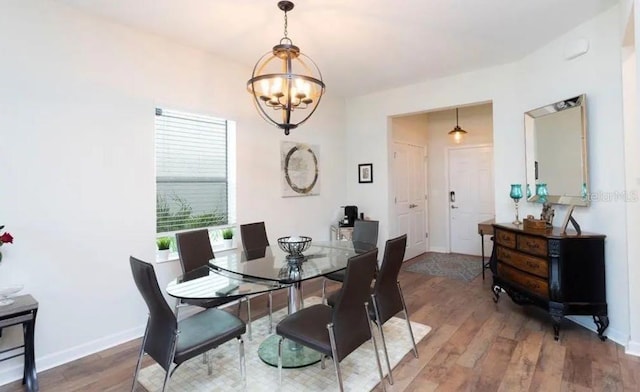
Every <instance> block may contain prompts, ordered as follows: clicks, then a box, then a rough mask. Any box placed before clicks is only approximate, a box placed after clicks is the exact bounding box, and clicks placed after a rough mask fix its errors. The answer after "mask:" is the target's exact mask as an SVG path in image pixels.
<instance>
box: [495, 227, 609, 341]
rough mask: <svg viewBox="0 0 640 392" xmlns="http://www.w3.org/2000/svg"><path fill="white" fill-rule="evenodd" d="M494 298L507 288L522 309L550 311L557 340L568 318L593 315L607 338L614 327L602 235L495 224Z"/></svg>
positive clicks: (602, 338)
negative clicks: (529, 306)
mask: <svg viewBox="0 0 640 392" xmlns="http://www.w3.org/2000/svg"><path fill="white" fill-rule="evenodd" d="M493 228H494V242H493V254H492V255H491V261H490V264H491V271H492V272H493V294H494V300H495V302H498V299H499V298H500V292H501V291H502V290H504V291H506V293H507V294H508V295H509V297H511V299H512V300H513V301H514V302H515V303H517V304H520V305H525V304H532V305H536V306H538V307H541V308H542V309H544V310H546V311H547V312H549V314H550V315H551V318H552V319H553V330H554V337H555V339H556V340H558V336H559V330H560V322H561V321H562V319H563V318H564V316H565V315H589V316H592V317H593V321H594V323H595V325H596V328H597V330H598V336H599V337H600V339H601V340H605V339H606V336H604V331H605V329H607V327H608V326H609V318H608V316H607V299H606V286H605V265H604V239H605V236H604V235H602V234H595V233H585V232H582V234H580V235H578V234H575V233H574V234H568V233H566V234H565V233H562V231H561V230H560V229H559V228H557V227H554V228H549V229H548V230H542V231H538V230H535V231H532V230H524V229H523V227H522V225H513V224H510V223H505V224H494V225H493Z"/></svg>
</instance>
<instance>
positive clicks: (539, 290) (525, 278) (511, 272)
mask: <svg viewBox="0 0 640 392" xmlns="http://www.w3.org/2000/svg"><path fill="white" fill-rule="evenodd" d="M498 276H501V277H503V278H505V279H507V280H509V281H511V282H513V283H514V284H517V285H518V286H520V287H523V288H524V289H526V290H529V291H530V292H531V293H533V294H535V295H537V296H538V297H540V298H544V299H546V300H548V299H549V284H548V282H547V281H546V280H544V279H540V278H538V277H536V276H533V275H529V274H527V273H524V272H521V271H518V270H517V269H515V268H511V267H509V266H507V265H506V264H502V263H499V264H498Z"/></svg>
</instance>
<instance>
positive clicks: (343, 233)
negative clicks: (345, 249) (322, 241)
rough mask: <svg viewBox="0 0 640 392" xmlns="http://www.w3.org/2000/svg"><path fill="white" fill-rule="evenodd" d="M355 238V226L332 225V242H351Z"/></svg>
mask: <svg viewBox="0 0 640 392" xmlns="http://www.w3.org/2000/svg"><path fill="white" fill-rule="evenodd" d="M352 236H353V226H351V227H348V226H338V225H337V224H335V225H331V227H330V229H329V238H330V239H331V240H347V241H348V240H351V237H352Z"/></svg>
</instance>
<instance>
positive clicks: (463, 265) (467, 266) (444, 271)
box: [404, 252, 482, 282]
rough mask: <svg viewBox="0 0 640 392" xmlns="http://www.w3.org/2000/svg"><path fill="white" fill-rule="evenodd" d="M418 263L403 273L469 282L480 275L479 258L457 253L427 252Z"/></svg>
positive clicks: (480, 265) (480, 258)
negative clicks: (444, 277) (417, 273)
mask: <svg viewBox="0 0 640 392" xmlns="http://www.w3.org/2000/svg"><path fill="white" fill-rule="evenodd" d="M418 257H419V259H418V261H416V262H414V263H413V264H411V265H410V266H408V267H406V268H404V270H405V271H410V272H419V273H421V274H425V275H433V276H446V277H447V278H452V279H458V280H463V281H465V282H470V281H472V280H473V279H475V278H476V277H477V276H478V275H480V274H481V273H482V263H481V262H480V261H481V260H482V257H481V256H471V255H462V254H458V253H436V252H427V253H425V254H423V255H421V256H418Z"/></svg>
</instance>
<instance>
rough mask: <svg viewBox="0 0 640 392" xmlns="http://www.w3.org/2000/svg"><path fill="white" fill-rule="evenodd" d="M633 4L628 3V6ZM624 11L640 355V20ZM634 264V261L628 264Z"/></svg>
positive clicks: (635, 345)
mask: <svg viewBox="0 0 640 392" xmlns="http://www.w3.org/2000/svg"><path fill="white" fill-rule="evenodd" d="M631 2H632V1H629V3H631ZM637 4H638V2H637V1H636V6H635V7H631V8H630V9H626V11H628V13H626V14H624V15H623V21H624V22H625V31H624V36H623V37H622V46H623V48H622V61H623V63H622V74H623V84H622V85H623V99H624V128H625V131H624V144H625V161H626V184H627V191H628V192H629V194H631V195H633V196H635V197H636V202H635V203H627V215H628V216H629V217H633V218H630V219H628V220H627V251H628V259H629V260H630V262H629V287H630V289H629V321H630V328H629V336H630V338H629V343H628V344H627V352H628V353H631V354H634V355H638V356H640V312H638V311H637V310H638V309H640V290H634V289H633V287H634V285H636V283H637V282H638V281H640V264H638V263H637V260H638V259H640V243H639V242H638V241H637V239H638V237H640V219H638V217H640V203H638V201H639V200H638V196H639V195H640V126H638V95H639V94H640V80H638V74H639V73H640V69H639V66H640V65H639V64H638V60H637V53H638V45H640V28H639V27H638V26H636V21H637V20H640V6H638V5H637ZM631 261H636V262H631Z"/></svg>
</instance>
